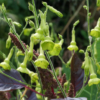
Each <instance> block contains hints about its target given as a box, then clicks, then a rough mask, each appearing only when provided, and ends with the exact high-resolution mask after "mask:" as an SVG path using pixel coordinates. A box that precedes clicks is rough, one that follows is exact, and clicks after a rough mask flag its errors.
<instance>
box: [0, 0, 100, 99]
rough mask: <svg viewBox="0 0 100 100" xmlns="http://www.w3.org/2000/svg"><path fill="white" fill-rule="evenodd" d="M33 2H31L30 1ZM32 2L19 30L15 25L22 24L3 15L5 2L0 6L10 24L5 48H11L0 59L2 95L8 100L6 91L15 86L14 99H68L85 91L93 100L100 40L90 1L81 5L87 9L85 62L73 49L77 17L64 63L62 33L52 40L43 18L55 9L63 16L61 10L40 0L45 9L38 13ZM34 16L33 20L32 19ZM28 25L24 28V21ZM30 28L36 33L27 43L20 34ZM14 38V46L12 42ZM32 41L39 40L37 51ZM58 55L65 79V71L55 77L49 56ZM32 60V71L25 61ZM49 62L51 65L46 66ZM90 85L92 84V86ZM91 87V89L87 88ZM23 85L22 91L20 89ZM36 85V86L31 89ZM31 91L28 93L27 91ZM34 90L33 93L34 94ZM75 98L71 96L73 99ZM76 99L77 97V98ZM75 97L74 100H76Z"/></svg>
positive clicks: (99, 76) (99, 72)
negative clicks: (20, 58) (24, 76)
mask: <svg viewBox="0 0 100 100" xmlns="http://www.w3.org/2000/svg"><path fill="white" fill-rule="evenodd" d="M32 4H33V5H32ZM32 4H31V3H29V10H30V11H31V12H32V13H33V15H32V16H28V17H26V18H25V21H26V25H25V27H24V28H23V30H22V32H21V33H20V34H18V33H17V32H16V28H15V26H16V25H17V26H18V27H21V24H20V23H18V22H14V21H13V20H12V19H11V18H7V16H6V12H7V10H6V7H5V6H4V4H2V5H1V6H0V11H1V12H2V15H3V17H2V18H1V19H2V20H4V21H5V22H7V23H8V25H9V26H10V29H9V33H8V39H7V41H6V48H11V49H10V52H9V54H8V56H7V57H6V56H5V55H4V54H3V52H0V53H1V54H2V55H4V56H3V57H4V61H3V62H1V63H0V67H1V69H0V91H1V92H2V96H1V98H3V97H5V100H8V99H9V98H8V96H6V93H5V91H12V90H14V89H18V90H17V95H16V99H17V100H37V99H38V100H51V99H58V98H66V100H71V99H70V98H69V97H85V96H84V95H82V93H84V91H85V92H86V93H87V94H88V95H89V97H88V96H86V97H87V98H88V99H90V100H92V95H94V93H92V90H93V88H94V87H95V86H96V87H97V89H96V95H95V97H94V98H95V99H94V98H93V100H99V92H100V90H99V88H100V86H99V84H100V57H99V55H100V53H99V43H100V18H99V19H98V22H97V25H96V27H95V28H94V29H92V30H91V31H90V16H91V13H90V12H89V2H88V0H87V6H86V5H84V6H83V7H84V9H86V10H87V21H88V38H89V46H87V48H86V50H85V51H84V50H80V51H79V52H80V53H84V56H85V58H84V62H83V63H82V62H81V60H80V59H79V57H78V55H77V54H76V52H77V51H78V46H77V44H76V41H75V26H76V25H77V24H78V23H79V20H77V21H76V22H75V23H74V24H73V28H72V40H71V43H70V45H69V46H68V47H67V49H68V50H70V51H71V52H72V57H71V58H70V60H69V61H68V62H67V63H65V62H64V61H63V60H62V58H61V57H60V52H61V50H62V44H63V42H64V39H63V37H62V36H61V35H60V34H59V41H57V42H56V41H55V40H54V37H53V36H52V33H51V32H52V31H50V29H49V27H50V26H52V24H51V25H49V24H48V23H47V21H46V17H47V11H48V10H50V11H51V12H53V13H55V14H56V15H57V16H58V17H63V14H62V13H61V12H59V11H58V10H56V9H55V8H53V7H52V6H50V5H48V4H47V3H46V2H42V4H43V6H45V8H46V9H45V11H44V12H42V11H41V10H39V13H38V14H37V11H36V8H35V3H34V0H32ZM97 6H100V0H97ZM32 19H34V21H35V22H33V21H32ZM28 24H29V25H30V28H27V25H28ZM32 30H34V31H35V33H33V34H31V36H30V44H29V45H26V44H25V43H24V42H23V41H22V40H21V36H22V35H23V33H24V34H26V35H29V34H30V32H32ZM12 42H13V44H14V46H11V43H12ZM35 44H39V53H37V52H36V51H35V49H34V46H35ZM18 56H23V57H24V59H23V62H22V63H20V62H19V59H18ZM53 56H58V57H59V58H60V60H61V61H62V64H63V65H64V68H65V69H69V71H70V72H71V73H70V75H69V76H70V77H69V79H66V76H67V75H66V73H64V74H63V76H62V77H57V75H56V72H55V69H54V66H53V63H52V61H51V59H50V58H51V57H53ZM13 57H14V58H15V59H14V60H15V62H16V65H17V68H15V67H14V65H13V60H12V58H13ZM28 62H31V63H32V65H33V67H34V68H35V70H36V72H33V71H31V70H30V69H29V68H28V66H27V63H28ZM49 66H50V68H51V69H50V68H49ZM20 73H25V74H27V75H28V76H29V77H30V84H28V83H26V82H25V80H24V78H23V77H22V76H21V74H20ZM92 86H93V87H92ZM89 87H91V93H89V92H90V91H89V92H88V89H87V88H89ZM21 88H25V90H24V91H21V90H19V89H21ZM33 88H35V90H34V89H33ZM30 91H31V95H30V96H28V93H29V92H30ZM35 93H36V95H35ZM74 99H75V98H73V100H74ZM76 99H77V100H78V98H76ZM76 99H75V100H76ZM80 99H81V100H86V98H80Z"/></svg>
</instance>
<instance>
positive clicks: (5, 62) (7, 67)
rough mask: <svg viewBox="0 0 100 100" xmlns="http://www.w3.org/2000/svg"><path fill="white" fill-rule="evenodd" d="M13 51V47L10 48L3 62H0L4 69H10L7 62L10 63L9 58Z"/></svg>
mask: <svg viewBox="0 0 100 100" xmlns="http://www.w3.org/2000/svg"><path fill="white" fill-rule="evenodd" d="M13 52H14V49H13V48H12V49H11V50H10V52H9V54H8V57H7V58H6V59H5V60H4V62H1V63H0V67H2V68H3V69H5V70H10V69H11V68H10V65H9V63H10V59H11V57H12V55H13Z"/></svg>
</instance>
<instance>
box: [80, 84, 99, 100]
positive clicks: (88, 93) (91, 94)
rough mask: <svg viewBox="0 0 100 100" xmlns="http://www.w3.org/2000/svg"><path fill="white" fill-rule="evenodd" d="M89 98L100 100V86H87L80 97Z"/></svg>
mask: <svg viewBox="0 0 100 100" xmlns="http://www.w3.org/2000/svg"><path fill="white" fill-rule="evenodd" d="M81 96H82V97H87V99H88V100H100V86H99V85H92V86H88V85H87V86H85V87H84V89H83V91H82V92H81V94H80V97H81Z"/></svg>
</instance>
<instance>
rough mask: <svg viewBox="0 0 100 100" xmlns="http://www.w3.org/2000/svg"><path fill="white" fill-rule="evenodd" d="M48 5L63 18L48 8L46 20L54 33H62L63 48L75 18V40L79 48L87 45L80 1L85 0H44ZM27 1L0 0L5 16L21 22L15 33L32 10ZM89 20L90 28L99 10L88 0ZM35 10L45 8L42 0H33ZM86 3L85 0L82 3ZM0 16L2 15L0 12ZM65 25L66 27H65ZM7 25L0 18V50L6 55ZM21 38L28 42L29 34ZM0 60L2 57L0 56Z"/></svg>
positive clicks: (29, 0)
mask: <svg viewBox="0 0 100 100" xmlns="http://www.w3.org/2000/svg"><path fill="white" fill-rule="evenodd" d="M44 1H45V2H47V3H48V4H49V5H51V6H53V7H54V8H56V9H57V10H59V11H61V12H62V13H63V15H64V16H63V18H59V17H58V16H56V14H54V13H52V12H50V11H49V10H48V15H47V22H49V23H50V22H52V23H53V28H54V34H58V33H59V34H62V35H63V38H64V44H63V48H64V51H66V50H67V46H68V45H69V43H70V41H71V30H72V26H73V23H74V22H75V21H76V20H80V23H79V24H78V25H77V26H76V42H77V45H78V47H79V49H86V46H87V45H88V35H87V21H86V16H87V15H86V10H85V9H84V8H83V7H82V2H84V1H85V0H44ZM28 2H32V1H31V0H0V4H2V3H4V4H5V6H6V9H7V16H8V17H10V18H12V19H13V20H14V21H17V22H19V23H21V24H22V27H21V28H18V27H16V30H17V33H18V34H20V32H21V31H22V28H23V27H24V25H25V17H27V16H30V15H31V14H32V12H30V11H29V10H28ZM89 3H90V12H91V13H92V14H91V17H90V22H91V28H93V27H94V26H95V25H96V22H97V19H98V18H99V16H100V11H99V10H97V7H96V1H94V0H90V1H89ZM35 4H36V8H37V12H38V10H39V9H41V10H42V11H44V10H45V7H44V6H43V5H42V0H35ZM84 4H86V2H85V3H84ZM0 16H2V14H1V12H0ZM66 25H67V27H66ZM28 27H29V26H28ZM8 32H9V26H8V25H7V23H6V22H4V21H2V20H0V50H1V51H2V52H4V53H5V54H6V55H7V53H8V52H9V50H8V49H6V48H5V42H6V39H7V37H8ZM21 39H22V40H23V41H24V42H25V43H26V44H29V40H30V39H29V36H25V35H23V36H22V37H21ZM0 60H2V57H1V56H0Z"/></svg>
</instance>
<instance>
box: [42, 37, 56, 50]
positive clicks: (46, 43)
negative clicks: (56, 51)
mask: <svg viewBox="0 0 100 100" xmlns="http://www.w3.org/2000/svg"><path fill="white" fill-rule="evenodd" d="M41 46H42V49H43V50H52V49H53V47H54V42H53V41H52V40H51V38H50V37H49V36H46V37H45V40H44V41H42V42H41Z"/></svg>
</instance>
